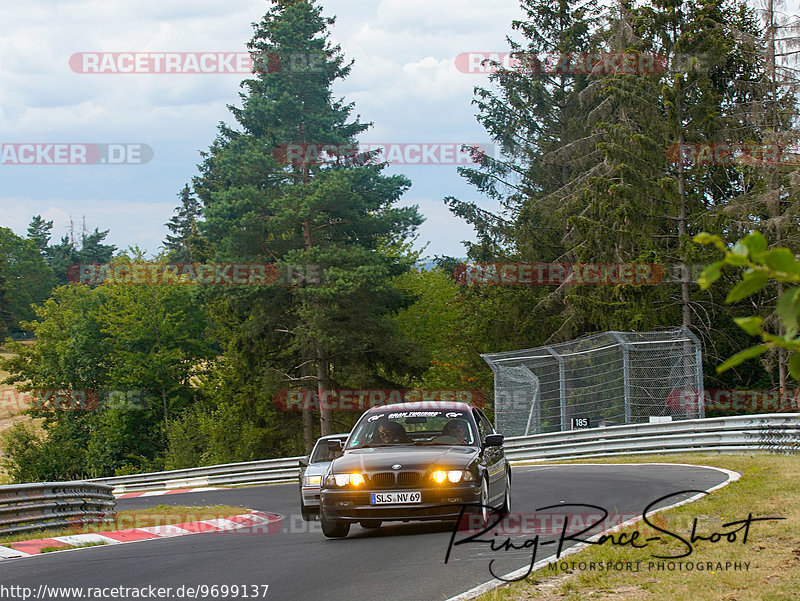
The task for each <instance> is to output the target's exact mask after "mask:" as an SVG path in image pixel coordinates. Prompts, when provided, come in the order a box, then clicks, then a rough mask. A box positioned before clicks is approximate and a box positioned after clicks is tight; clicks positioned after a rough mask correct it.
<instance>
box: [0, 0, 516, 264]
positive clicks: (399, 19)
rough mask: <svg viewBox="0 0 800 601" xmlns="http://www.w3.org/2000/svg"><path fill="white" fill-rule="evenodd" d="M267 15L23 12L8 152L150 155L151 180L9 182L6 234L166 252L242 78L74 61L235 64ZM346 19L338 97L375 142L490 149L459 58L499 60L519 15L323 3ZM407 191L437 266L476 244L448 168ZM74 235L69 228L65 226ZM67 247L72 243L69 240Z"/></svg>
mask: <svg viewBox="0 0 800 601" xmlns="http://www.w3.org/2000/svg"><path fill="white" fill-rule="evenodd" d="M269 6H270V4H269V3H268V2H266V1H264V0H233V1H229V2H219V0H168V1H164V0H140V1H138V2H129V3H123V2H107V1H103V0H71V1H69V0H67V1H64V0H62V1H61V2H57V3H53V2H52V0H27V1H26V2H25V3H18V4H16V5H14V6H13V7H7V8H5V9H4V14H3V21H4V28H3V31H2V32H0V86H2V87H1V88H0V94H1V96H0V97H1V98H2V102H3V105H2V106H0V143H1V142H19V141H41V142H49V141H72V142H75V141H77V142H140V143H145V144H149V145H150V146H152V147H153V149H154V151H155V157H154V159H153V161H152V163H151V164H148V165H146V166H141V167H129V168H119V169H117V168H114V169H112V168H103V167H93V168H85V167H75V168H66V167H10V166H2V165H0V179H2V181H3V190H2V196H0V222H2V223H3V224H4V225H9V226H10V227H12V228H13V229H14V230H15V231H16V232H18V233H22V234H24V232H25V230H26V228H27V223H28V221H29V220H30V217H31V216H32V215H34V214H37V213H38V214H42V215H43V216H46V218H48V219H53V220H54V221H56V222H57V223H56V227H61V228H62V229H63V228H66V227H67V224H68V220H69V216H70V215H72V216H73V219H75V220H76V221H79V220H80V218H81V216H82V215H87V220H88V222H89V225H90V228H91V229H93V228H94V227H99V228H100V229H107V228H108V229H111V234H110V235H109V239H110V240H113V242H114V243H115V244H117V245H118V246H123V247H124V246H128V245H130V244H139V245H140V246H142V247H144V248H147V249H148V250H153V251H155V250H156V248H157V246H158V245H159V244H160V242H161V240H163V238H164V234H165V232H166V230H165V228H164V226H163V224H164V223H165V222H166V221H167V220H168V219H169V217H170V216H171V213H172V209H173V208H174V207H175V206H176V205H177V199H176V194H177V192H178V191H179V190H180V187H181V186H182V183H183V182H187V181H189V180H190V179H191V177H192V176H194V175H196V173H197V168H196V165H197V164H198V163H199V162H200V161H201V157H200V156H199V154H198V151H199V150H201V149H206V148H207V147H208V146H209V144H210V143H211V142H212V141H213V138H214V136H215V135H216V126H217V123H218V122H219V121H221V120H222V121H225V122H227V123H232V121H233V119H232V116H231V115H230V113H229V112H228V110H227V109H226V107H225V105H226V104H238V103H239V100H238V92H239V82H240V81H241V79H243V78H244V76H242V75H221V74H210V75H90V74H81V73H75V72H73V71H72V70H71V69H70V66H69V58H70V56H72V55H73V54H74V53H77V52H122V51H130V52H135V51H139V52H162V51H177V52H237V51H244V50H245V44H246V42H247V41H248V40H249V39H250V37H251V36H252V26H251V23H252V22H255V21H259V20H260V19H261V17H262V16H263V15H264V13H266V12H267V10H268V9H269ZM322 6H323V12H324V14H326V15H336V16H337V23H336V25H335V26H334V28H333V39H334V42H336V43H339V44H341V46H342V49H343V51H344V53H345V55H346V56H347V57H350V58H354V59H355V60H356V63H355V67H354V69H353V72H352V74H351V76H350V77H349V78H347V79H346V80H345V81H342V82H337V84H336V86H335V89H334V92H335V94H336V95H339V96H341V95H343V96H345V98H346V100H348V101H352V102H355V103H356V108H355V111H356V112H357V113H360V114H361V115H362V116H363V119H364V120H367V121H373V122H374V123H375V128H374V129H373V130H371V131H370V132H369V133H368V134H367V135H366V136H365V140H366V141H380V142H416V141H437V142H448V141H449V142H464V141H479V142H480V141H486V134H485V132H484V131H483V129H482V128H481V127H480V125H479V124H477V123H476V121H475V118H474V107H473V106H471V104H470V102H471V100H472V88H473V86H475V85H480V84H482V83H485V82H486V79H485V77H481V76H475V75H468V74H463V73H460V72H458V71H457V70H456V69H455V65H454V59H455V57H456V55H458V54H459V53H461V52H467V51H474V50H480V51H485V50H500V51H502V50H504V48H505V41H504V39H505V36H506V35H507V34H508V33H509V31H510V22H511V20H512V19H514V18H518V17H519V15H520V9H519V6H518V0H495V1H494V2H491V3H488V2H485V0H458V1H456V0H436V1H435V2H431V0H381V1H379V2H375V1H371V0H323V2H322ZM398 171H400V172H404V173H407V174H408V175H409V177H411V178H412V180H413V182H414V186H413V188H412V192H410V193H409V194H410V196H409V197H408V198H406V199H404V203H406V204H412V203H413V201H412V200H409V198H411V199H413V198H421V199H422V198H424V199H426V200H425V202H423V203H421V207H422V212H423V214H424V215H425V216H426V217H427V218H428V219H429V222H428V224H426V225H425V226H423V232H424V234H425V235H426V236H429V237H430V238H429V239H430V240H431V241H432V244H431V247H430V249H429V251H430V252H431V253H442V252H448V253H449V254H459V255H460V254H463V253H462V252H459V251H458V248H459V247H460V245H459V241H460V240H462V239H465V238H471V230H470V228H469V226H466V225H465V224H464V223H463V222H461V221H460V220H458V219H455V218H454V217H452V216H451V215H450V213H449V212H448V211H447V209H446V208H445V207H444V206H443V205H442V203H441V198H442V197H443V196H446V195H448V194H453V195H456V196H469V195H471V194H472V192H471V190H470V189H469V188H468V187H467V186H466V184H465V183H464V182H463V180H462V179H461V178H459V177H458V175H457V174H456V173H455V170H454V169H453V168H446V167H416V168H410V169H402V168H401V169H399V170H398ZM65 220H66V221H65ZM62 233H63V232H62Z"/></svg>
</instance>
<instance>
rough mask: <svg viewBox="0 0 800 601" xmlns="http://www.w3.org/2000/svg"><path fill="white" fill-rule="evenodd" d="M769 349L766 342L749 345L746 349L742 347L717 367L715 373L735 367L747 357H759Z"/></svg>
mask: <svg viewBox="0 0 800 601" xmlns="http://www.w3.org/2000/svg"><path fill="white" fill-rule="evenodd" d="M767 350H769V345H768V344H759V345H758V346H751V347H750V348H748V349H744V350H743V351H741V352H739V353H736V354H735V355H734V356H733V357H731V358H729V359H728V360H727V361H725V363H723V364H722V365H720V366H719V367H717V373H718V374H721V373H722V372H724V371H728V370H729V369H730V368H731V367H736V366H737V365H739V364H740V363H743V362H745V361H747V360H748V359H753V358H755V357H760V356H761V355H763V354H764V353H766V352H767Z"/></svg>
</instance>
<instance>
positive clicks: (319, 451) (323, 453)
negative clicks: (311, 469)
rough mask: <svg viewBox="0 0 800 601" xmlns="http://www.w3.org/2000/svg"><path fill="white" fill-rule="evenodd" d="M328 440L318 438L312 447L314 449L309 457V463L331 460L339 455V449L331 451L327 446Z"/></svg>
mask: <svg viewBox="0 0 800 601" xmlns="http://www.w3.org/2000/svg"><path fill="white" fill-rule="evenodd" d="M328 440H331V439H325V440H318V441H317V444H316V446H315V447H314V451H313V452H312V453H311V459H310V460H309V463H320V462H322V461H333V460H334V459H336V458H337V457H338V456H339V455H341V454H342V452H341V451H332V450H330V449H329V448H328Z"/></svg>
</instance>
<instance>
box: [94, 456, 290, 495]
mask: <svg viewBox="0 0 800 601" xmlns="http://www.w3.org/2000/svg"><path fill="white" fill-rule="evenodd" d="M302 458H303V457H302V456H300V457H287V458H282V459H264V460H261V461H247V462H244V463H226V464H223V465H210V466H206V467H194V468H189V469H183V470H171V471H168V472H150V473H147V474H133V475H131V476H113V477H110V478H96V479H94V480H92V482H102V483H103V484H108V485H110V486H113V487H114V493H115V494H120V493H126V492H141V491H145V490H158V489H166V490H169V489H175V488H196V487H203V486H242V485H253V484H276V483H279V482H291V481H296V480H297V477H298V476H299V475H300V464H299V460H300V459H302Z"/></svg>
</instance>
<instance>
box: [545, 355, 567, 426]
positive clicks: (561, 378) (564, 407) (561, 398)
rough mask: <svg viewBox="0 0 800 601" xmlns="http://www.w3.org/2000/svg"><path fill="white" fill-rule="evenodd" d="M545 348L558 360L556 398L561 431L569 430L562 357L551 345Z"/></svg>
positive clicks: (565, 375) (564, 370)
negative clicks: (559, 408)
mask: <svg viewBox="0 0 800 601" xmlns="http://www.w3.org/2000/svg"><path fill="white" fill-rule="evenodd" d="M544 348H545V350H546V351H547V352H548V353H550V354H551V355H553V357H555V359H556V361H558V398H559V401H560V404H561V431H562V432H565V431H567V430H569V424H568V423H567V381H566V380H567V374H566V369H565V368H564V358H563V357H562V356H561V355H559V354H558V353H557V352H555V351H554V350H553V347H551V346H545V347H544Z"/></svg>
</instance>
